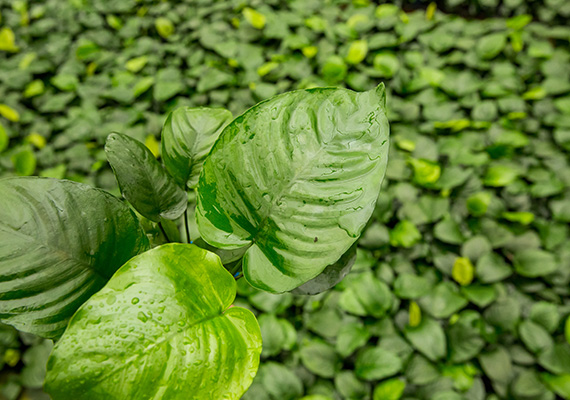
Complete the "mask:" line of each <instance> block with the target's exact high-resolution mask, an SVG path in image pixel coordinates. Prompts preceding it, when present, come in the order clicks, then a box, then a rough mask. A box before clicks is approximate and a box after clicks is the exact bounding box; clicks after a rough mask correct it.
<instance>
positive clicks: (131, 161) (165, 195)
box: [105, 133, 188, 222]
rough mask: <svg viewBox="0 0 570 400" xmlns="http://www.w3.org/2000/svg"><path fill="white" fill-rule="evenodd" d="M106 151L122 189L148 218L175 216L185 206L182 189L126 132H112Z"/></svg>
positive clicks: (186, 200) (128, 198)
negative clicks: (123, 133) (124, 133)
mask: <svg viewBox="0 0 570 400" xmlns="http://www.w3.org/2000/svg"><path fill="white" fill-rule="evenodd" d="M105 152H106V153H107V159H108V160H109V164H111V167H112V168H113V171H114V172H115V176H116V177H117V181H118V182H119V187H120V188H121V193H123V196H124V197H125V198H126V199H127V200H128V201H129V203H131V204H132V205H133V207H134V208H135V209H136V210H137V211H138V212H139V213H141V214H142V215H143V216H145V217H146V218H148V219H150V220H151V221H155V222H159V221H160V218H165V219H177V218H178V217H180V216H181V215H182V213H183V212H184V211H185V210H186V206H187V204H188V197H187V194H186V192H185V191H184V190H182V189H181V188H180V187H179V186H177V185H176V183H175V182H174V180H173V179H172V178H171V177H170V176H169V175H168V173H167V172H166V171H165V170H164V168H162V166H161V165H160V164H159V162H158V161H157V160H156V158H155V157H154V155H153V154H152V152H151V151H150V150H149V149H148V148H147V147H146V146H145V145H143V144H142V143H141V142H139V141H138V140H136V139H133V138H131V137H129V136H127V135H122V134H120V133H111V134H110V135H109V136H108V137H107V143H106V144H105Z"/></svg>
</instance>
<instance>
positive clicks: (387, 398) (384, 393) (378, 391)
mask: <svg viewBox="0 0 570 400" xmlns="http://www.w3.org/2000/svg"><path fill="white" fill-rule="evenodd" d="M432 4H433V3H432ZM405 388H406V382H404V381H403V380H401V379H398V378H392V379H388V380H385V381H383V382H381V383H379V384H378V385H376V387H375V388H374V395H373V397H372V398H373V400H399V399H400V398H401V397H402V395H403V394H404V389H405Z"/></svg>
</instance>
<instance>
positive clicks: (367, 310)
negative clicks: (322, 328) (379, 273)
mask: <svg viewBox="0 0 570 400" xmlns="http://www.w3.org/2000/svg"><path fill="white" fill-rule="evenodd" d="M338 305H339V307H340V308H342V309H343V310H345V311H347V312H349V313H352V314H355V315H361V316H366V315H370V316H373V317H376V318H380V317H382V316H383V315H384V314H385V313H386V311H388V310H389V309H390V307H391V306H392V294H391V293H390V288H389V287H388V285H386V284H385V283H384V282H382V281H381V280H379V279H377V278H376V277H374V276H373V275H372V273H370V272H364V273H362V274H360V275H359V276H358V277H356V278H355V279H354V280H352V281H351V282H350V284H349V285H348V287H347V288H346V289H345V290H344V291H343V292H342V294H341V296H340V299H339V303H338Z"/></svg>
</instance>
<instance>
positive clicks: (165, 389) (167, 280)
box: [45, 243, 261, 400]
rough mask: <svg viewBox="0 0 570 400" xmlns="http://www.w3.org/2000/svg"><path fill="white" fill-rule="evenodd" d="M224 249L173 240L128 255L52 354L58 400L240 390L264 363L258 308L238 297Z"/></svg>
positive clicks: (50, 379)
mask: <svg viewBox="0 0 570 400" xmlns="http://www.w3.org/2000/svg"><path fill="white" fill-rule="evenodd" d="M235 295H236V283H235V280H234V279H233V277H232V276H231V275H230V273H229V272H228V271H226V270H225V269H224V267H223V266H222V263H221V262H220V259H219V258H218V256H216V255H215V254H213V253H210V252H208V251H206V250H203V249H201V248H199V247H197V246H194V245H186V244H180V243H177V244H167V245H163V246H160V247H157V248H155V249H153V250H151V251H148V252H146V253H144V254H141V255H139V256H137V257H135V258H133V259H131V260H130V261H129V262H127V263H126V264H125V265H124V266H123V267H122V268H121V269H119V271H117V273H116V274H115V275H114V276H113V278H112V279H111V280H110V281H109V283H108V284H107V285H106V286H105V287H104V288H103V289H102V290H101V291H100V292H99V293H97V294H95V295H94V296H93V297H92V298H91V299H89V301H88V302H87V303H85V304H84V305H83V306H82V307H81V308H80V309H79V310H78V311H77V313H76V314H75V315H74V316H73V318H72V319H71V322H70V324H69V327H68V329H67V330H66V332H65V334H64V335H63V337H62V338H61V340H60V341H59V342H58V343H57V345H56V347H55V348H54V351H53V353H52V355H51V357H50V359H49V361H48V373H47V377H46V385H45V387H46V391H47V392H48V393H49V394H50V395H51V396H52V399H54V400H65V399H75V400H96V399H97V400H99V399H102V398H105V399H107V400H124V399H141V400H142V399H157V398H160V399H162V400H178V399H180V400H182V399H184V400H186V399H189V398H192V399H212V400H218V399H227V400H237V399H239V398H241V396H242V394H243V393H244V392H245V391H246V389H247V388H248V387H249V385H250V384H251V382H252V380H253V377H254V376H255V373H256V371H257V367H258V365H259V357H260V353H261V332H260V329H259V325H258V324H257V321H256V320H255V317H254V316H253V314H252V313H251V312H250V311H248V310H246V309H243V308H239V307H232V308H228V307H230V305H231V304H232V302H233V300H234V298H235Z"/></svg>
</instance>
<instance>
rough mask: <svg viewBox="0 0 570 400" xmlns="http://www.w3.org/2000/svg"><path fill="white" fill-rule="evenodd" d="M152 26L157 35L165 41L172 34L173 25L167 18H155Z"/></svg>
mask: <svg viewBox="0 0 570 400" xmlns="http://www.w3.org/2000/svg"><path fill="white" fill-rule="evenodd" d="M154 26H155V28H156V31H157V32H158V34H159V35H160V36H162V37H163V38H165V39H168V38H169V37H170V36H172V34H173V33H174V24H173V23H172V21H170V20H169V19H168V18H164V17H159V18H157V19H156V21H154Z"/></svg>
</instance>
